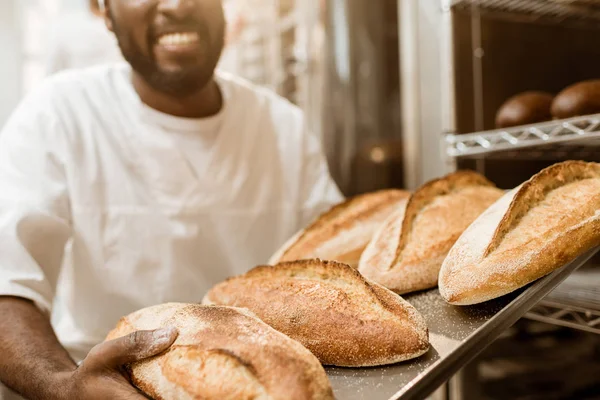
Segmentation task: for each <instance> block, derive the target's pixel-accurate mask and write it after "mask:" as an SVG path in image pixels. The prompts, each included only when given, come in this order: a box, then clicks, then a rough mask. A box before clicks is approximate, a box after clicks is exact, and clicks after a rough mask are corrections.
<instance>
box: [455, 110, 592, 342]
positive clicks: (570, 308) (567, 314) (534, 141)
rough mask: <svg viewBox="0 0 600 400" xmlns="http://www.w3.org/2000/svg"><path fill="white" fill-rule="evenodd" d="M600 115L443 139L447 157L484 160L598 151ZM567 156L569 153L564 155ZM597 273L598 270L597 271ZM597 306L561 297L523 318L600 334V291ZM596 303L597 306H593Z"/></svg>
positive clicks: (533, 309) (548, 301)
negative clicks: (541, 151) (580, 148)
mask: <svg viewBox="0 0 600 400" xmlns="http://www.w3.org/2000/svg"><path fill="white" fill-rule="evenodd" d="M599 139H600V114H595V115H588V116H583V117H577V118H571V119H566V120H557V121H552V122H547V123H542V124H535V125H527V126H521V127H515V128H511V129H500V130H493V131H487V132H478V133H471V134H464V135H456V134H447V135H446V136H445V146H446V155H447V156H448V157H449V158H450V159H457V158H459V157H484V156H488V155H491V154H494V153H498V152H503V151H504V152H505V151H523V150H525V149H532V148H539V147H540V146H553V147H551V148H553V149H554V150H555V151H560V148H561V147H565V148H569V146H572V145H573V144H576V145H585V146H586V147H588V150H589V148H590V147H592V148H595V147H598V151H600V140H599ZM565 154H568V153H565ZM598 268H599V270H600V266H599V267H598ZM595 294H597V295H598V296H597V302H594V304H591V303H590V302H587V303H586V304H581V303H580V302H578V301H577V300H571V301H564V299H563V298H562V297H559V296H557V297H558V298H556V299H553V298H551V296H550V298H547V299H544V300H542V301H541V302H540V303H538V305H537V306H536V307H534V308H532V309H531V310H530V311H529V312H528V313H527V314H526V315H525V317H526V318H528V319H532V320H536V321H541V322H546V323H550V324H555V325H560V326H565V327H569V328H574V329H580V330H583V331H586V332H591V333H595V334H600V290H598V291H596V292H595ZM596 303H597V304H596Z"/></svg>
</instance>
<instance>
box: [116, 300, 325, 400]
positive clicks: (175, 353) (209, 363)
mask: <svg viewBox="0 0 600 400" xmlns="http://www.w3.org/2000/svg"><path fill="white" fill-rule="evenodd" d="M171 326H174V327H176V328H178V330H179V336H178V337H177V339H176V340H175V342H174V343H173V345H172V346H171V347H170V349H169V350H167V351H166V352H164V353H162V354H160V355H158V356H156V357H152V358H149V359H147V360H144V361H141V362H137V363H134V364H132V365H130V366H129V367H128V369H129V372H130V375H131V378H132V381H133V383H134V384H135V385H136V386H137V387H138V388H139V389H140V390H141V391H142V392H144V393H145V394H146V395H148V396H150V398H153V399H157V400H158V399H165V400H171V399H178V400H193V399H205V400H238V399H257V400H259V399H262V400H288V399H295V400H321V399H333V398H334V396H333V392H332V389H331V386H330V383H329V380H328V378H327V375H326V374H325V370H324V369H323V367H322V366H321V364H320V363H319V361H318V360H317V359H316V358H315V357H314V356H313V355H312V354H311V353H310V352H309V351H308V350H307V349H306V348H304V347H303V346H302V345H301V344H300V343H298V342H296V341H294V340H292V339H290V338H288V337H287V336H285V335H284V334H282V333H280V332H277V331H276V330H275V329H273V328H271V327H270V326H268V325H267V324H265V323H264V322H262V321H260V320H259V319H258V318H256V316H254V315H253V314H252V313H250V312H249V311H247V310H238V309H234V308H230V307H210V306H201V305H197V304H179V303H168V304H162V305H158V306H154V307H149V308H145V309H142V310H139V311H137V312H134V313H132V314H130V315H129V316H126V317H124V318H122V319H121V320H120V321H119V323H118V324H117V326H116V328H115V329H114V330H113V331H112V332H110V334H109V335H108V337H107V340H111V339H115V338H118V337H122V336H125V335H127V334H129V333H132V332H134V331H137V330H153V329H156V328H160V327H171Z"/></svg>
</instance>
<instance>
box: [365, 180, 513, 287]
mask: <svg viewBox="0 0 600 400" xmlns="http://www.w3.org/2000/svg"><path fill="white" fill-rule="evenodd" d="M502 194H503V192H502V191H501V190H500V189H498V188H496V187H495V186H494V185H493V184H492V183H491V182H489V181H488V180H487V179H485V178H484V177H483V176H481V175H479V174H477V173H475V172H471V171H459V172H455V173H453V174H450V175H448V176H446V177H444V178H441V179H437V180H434V181H432V182H429V183H427V184H425V185H424V186H422V187H421V188H420V189H418V190H417V191H416V192H415V193H414V194H413V195H412V196H411V198H410V200H409V201H408V203H407V205H406V207H404V208H403V209H400V210H398V211H397V212H396V213H395V214H394V215H392V216H391V217H389V219H388V220H387V221H386V222H385V223H384V224H383V225H382V227H381V229H380V230H379V232H377V233H376V234H375V236H374V237H373V240H372V241H371V243H369V245H368V247H367V248H366V250H365V251H364V253H363V255H362V257H361V260H360V263H359V271H360V273H361V274H363V275H364V276H365V277H367V278H368V279H370V280H372V281H375V282H377V283H379V284H381V285H383V286H385V287H387V288H388V289H391V290H393V291H394V292H396V293H399V294H402V293H408V292H413V291H417V290H423V289H428V288H432V287H435V286H436V285H437V278H438V273H439V271H440V267H441V266H442V262H443V261H444V258H445V257H446V255H447V254H448V251H449V250H450V248H451V247H452V245H453V244H454V242H455V241H456V240H457V239H458V237H459V236H460V234H461V233H462V232H463V231H464V230H465V229H467V227H468V226H469V225H470V224H471V223H472V222H473V221H474V220H475V218H477V217H478V216H479V215H480V214H481V213H482V212H483V211H485V209H486V208H488V207H489V206H490V205H491V204H492V203H494V202H495V201H496V200H497V199H498V198H500V197H501V196H502Z"/></svg>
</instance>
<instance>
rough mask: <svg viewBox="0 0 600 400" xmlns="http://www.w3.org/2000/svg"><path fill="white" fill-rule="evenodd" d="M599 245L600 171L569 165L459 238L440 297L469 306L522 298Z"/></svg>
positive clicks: (554, 169) (533, 182)
mask: <svg viewBox="0 0 600 400" xmlns="http://www.w3.org/2000/svg"><path fill="white" fill-rule="evenodd" d="M599 245H600V164H598V163H589V162H582V161H566V162H563V163H559V164H555V165H553V166H551V167H548V168H546V169H544V170H542V171H541V172H540V173H538V174H537V175H535V176H533V177H532V178H531V179H530V180H528V181H527V182H525V183H524V184H522V185H521V186H519V187H517V188H515V189H513V190H512V191H511V192H509V193H507V194H506V195H505V196H503V197H502V198H501V199H500V200H498V201H497V202H496V203H495V204H494V205H492V206H491V207H490V208H489V209H488V210H486V212H485V213H483V214H482V215H481V216H480V217H479V218H478V219H477V220H476V221H475V222H474V223H473V224H472V225H471V226H470V227H469V228H468V229H467V230H466V231H465V232H464V234H463V235H462V236H461V237H460V238H459V240H458V241H457V242H456V244H455V246H454V247H453V248H452V249H451V251H450V252H449V254H448V257H447V258H446V260H445V261H444V263H443V266H442V268H441V270H440V275H439V286H440V294H441V295H442V297H443V298H444V299H445V300H446V301H447V302H449V303H451V304H456V305H470V304H477V303H482V302H484V301H487V300H491V299H494V298H497V297H500V296H503V295H505V294H508V293H510V292H513V291H514V290H517V289H519V288H521V287H523V286H525V285H527V284H529V283H531V282H533V281H535V280H537V279H539V278H541V277H543V276H545V275H547V274H549V273H550V272H552V271H554V270H556V269H557V268H560V267H561V266H563V265H565V264H567V263H568V262H570V261H572V260H573V259H575V258H576V257H577V256H579V255H581V254H582V253H584V252H586V251H587V250H590V249H592V248H594V247H596V246H599Z"/></svg>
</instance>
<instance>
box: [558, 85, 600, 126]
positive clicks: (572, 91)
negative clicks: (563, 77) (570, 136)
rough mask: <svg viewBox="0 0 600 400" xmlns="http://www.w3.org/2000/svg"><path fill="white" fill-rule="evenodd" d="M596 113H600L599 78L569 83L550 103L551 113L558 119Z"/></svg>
mask: <svg viewBox="0 0 600 400" xmlns="http://www.w3.org/2000/svg"><path fill="white" fill-rule="evenodd" d="M597 113H600V80H589V81H584V82H579V83H576V84H574V85H571V86H569V87H567V88H566V89H564V90H563V91H562V92H560V93H559V94H558V95H557V96H556V98H555V99H554V102H553V103H552V115H553V116H554V117H555V118H559V119H562V118H571V117H577V116H581V115H589V114H597Z"/></svg>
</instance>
